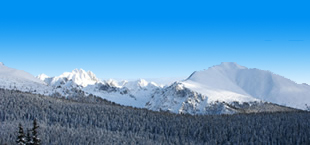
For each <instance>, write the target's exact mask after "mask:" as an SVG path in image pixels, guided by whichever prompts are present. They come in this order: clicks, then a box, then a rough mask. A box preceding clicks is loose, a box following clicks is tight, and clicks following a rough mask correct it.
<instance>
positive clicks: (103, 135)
mask: <svg viewBox="0 0 310 145" xmlns="http://www.w3.org/2000/svg"><path fill="white" fill-rule="evenodd" d="M0 103H1V104H0V121H1V124H0V144H16V143H15V140H16V138H17V134H18V124H19V123H21V124H22V125H23V126H24V127H25V128H31V125H32V121H33V120H34V119H35V118H36V119H37V121H38V124H39V126H40V128H39V129H38V131H39V134H38V136H39V137H40V138H41V141H42V143H43V144H55V145H56V144H143V145H145V144H156V145H158V144H212V145H213V144H246V145H248V144H310V122H309V120H310V113H308V112H303V111H296V112H279V113H258V114H235V115H209V116H203V115H200V116H192V115H180V114H172V113H169V112H153V111H149V110H146V109H136V108H131V107H124V106H120V105H117V104H114V103H111V102H108V101H106V100H102V99H100V98H97V97H94V96H89V97H85V96H81V97H77V99H76V100H67V99H62V98H52V97H46V96H41V95H33V94H30V93H23V92H19V91H12V90H4V89H0Z"/></svg>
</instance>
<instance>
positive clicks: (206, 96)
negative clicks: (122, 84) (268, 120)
mask: <svg viewBox="0 0 310 145" xmlns="http://www.w3.org/2000/svg"><path fill="white" fill-rule="evenodd" d="M161 91H162V92H161V93H159V94H163V95H162V97H160V96H158V95H157V97H153V98H152V99H151V101H150V102H149V103H148V105H147V107H148V108H150V109H153V110H159V109H163V110H170V111H172V112H176V113H177V112H189V113H192V114H196V113H197V112H198V113H199V112H200V113H202V112H204V111H205V112H207V111H208V106H210V105H211V104H214V102H225V103H228V104H231V103H234V102H239V103H243V102H254V101H267V102H272V103H276V104H280V105H285V106H289V107H294V108H299V109H306V105H305V104H310V87H309V86H308V85H303V84H296V83H295V82H293V81H291V80H289V79H286V78H284V77H281V76H279V75H276V74H273V73H271V72H269V71H263V70H259V69H248V68H246V67H243V66H240V65H238V64H236V63H222V64H220V65H217V66H213V67H210V68H209V69H208V70H203V71H197V72H194V73H193V74H192V75H190V76H189V77H188V78H187V79H186V80H184V81H181V82H179V83H176V84H173V85H172V86H170V87H167V88H164V89H163V90H161ZM180 92H181V93H180ZM155 96H156V95H155ZM226 107H227V106H226ZM220 111H221V112H222V113H229V112H227V111H229V110H227V109H226V110H225V109H224V110H220Z"/></svg>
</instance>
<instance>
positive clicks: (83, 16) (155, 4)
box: [0, 0, 310, 84]
mask: <svg viewBox="0 0 310 145" xmlns="http://www.w3.org/2000/svg"><path fill="white" fill-rule="evenodd" d="M309 4H310V3H309V2H307V1H306V0H305V1H298V0H294V1H270V0H269V1H264V0H259V1H258V0H257V1H256V0H252V1H249V0H248V1H210V2H206V1H182V0H178V1H169V2H168V1H159V0H156V1H152V0H149V1H145V0H144V1H119V0H115V1H108V2H98V1H78V0H75V1H57V0H53V1H50V0H46V1H13V0H12V1H1V2H0V50H1V52H0V61H2V62H4V63H5V64H6V65H7V66H9V67H13V68H17V69H21V70H25V71H27V72H30V73H31V74H33V75H38V74H40V73H46V74H47V75H50V76H55V75H60V74H61V73H63V72H65V71H71V70H73V69H74V68H83V69H85V70H91V71H93V72H94V73H95V74H96V75H97V76H98V77H100V78H156V77H172V76H173V77H179V76H189V75H190V74H191V73H192V72H193V71H195V70H202V69H207V68H208V67H210V66H213V65H217V64H220V63H221V62H237V63H238V64H240V65H243V66H247V67H249V68H259V69H263V70H270V71H272V72H274V73H276V74H280V75H283V76H285V77H287V78H290V79H292V80H294V81H296V82H298V83H302V82H306V83H309V84H310V57H309V56H310V39H309V38H310V9H309Z"/></svg>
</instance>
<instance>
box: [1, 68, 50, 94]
mask: <svg viewBox="0 0 310 145" xmlns="http://www.w3.org/2000/svg"><path fill="white" fill-rule="evenodd" d="M0 88H5V89H12V90H13V89H14V90H20V91H24V92H32V93H40V94H49V93H50V92H49V90H52V88H51V87H49V86H47V85H46V84H45V83H44V82H43V81H41V80H39V79H37V78H35V77H34V76H32V75H31V74H29V73H27V72H25V71H22V70H17V69H13V68H9V67H7V66H5V65H4V64H3V63H0Z"/></svg>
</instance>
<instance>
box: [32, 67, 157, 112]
mask: <svg viewBox="0 0 310 145" xmlns="http://www.w3.org/2000/svg"><path fill="white" fill-rule="evenodd" d="M37 78H39V79H41V80H42V81H44V82H45V83H47V84H48V85H49V86H51V87H53V88H54V89H55V90H58V91H57V92H59V93H60V94H61V95H63V96H70V95H68V93H69V94H74V91H76V90H81V91H83V92H84V93H85V94H86V95H89V94H93V95H96V96H100V97H101V98H104V99H107V100H110V101H113V102H115V103H119V104H122V105H127V106H134V107H139V108H144V106H145V104H146V102H148V101H149V100H150V94H152V93H153V92H154V91H155V90H156V89H158V88H160V87H159V86H158V85H157V84H156V83H154V82H150V83H149V82H147V81H146V80H144V79H140V80H137V81H126V80H124V81H122V82H117V81H116V80H112V79H109V80H104V81H101V80H100V79H98V78H97V77H96V75H95V74H94V73H92V72H91V71H88V72H86V71H84V70H83V69H75V70H73V71H72V72H65V73H63V74H62V75H60V76H56V77H48V76H47V75H45V74H41V75H39V76H37ZM71 90H73V92H72V91H71Z"/></svg>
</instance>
